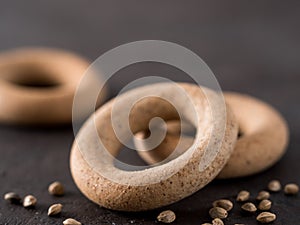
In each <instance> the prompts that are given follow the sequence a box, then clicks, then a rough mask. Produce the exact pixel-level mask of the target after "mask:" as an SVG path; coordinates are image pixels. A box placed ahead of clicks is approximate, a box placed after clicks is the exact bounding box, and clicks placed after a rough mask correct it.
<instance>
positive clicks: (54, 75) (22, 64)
mask: <svg viewBox="0 0 300 225" xmlns="http://www.w3.org/2000/svg"><path fill="white" fill-rule="evenodd" d="M88 66H89V62H88V61H87V60H85V59H83V58H81V57H80V56H78V55H76V54H73V53H71V52H67V51H62V50H58V49H52V48H21V49H16V50H11V51H7V52H3V53H1V54H0V122H2V123H13V124H34V125H51V124H63V123H69V122H71V121H72V103H73V98H74V95H75V91H76V88H77V85H78V84H79V82H80V80H81V78H82V76H83V75H84V72H85V70H86V69H87V68H88ZM97 82H99V81H98V78H97V77H96V76H95V77H94V78H93V79H90V80H89V81H88V82H87V83H89V85H87V86H86V88H85V89H86V91H88V90H89V89H90V88H95V86H94V83H97ZM104 95H105V91H103V92H102V96H101V98H103V97H104ZM101 100H103V99H101Z"/></svg>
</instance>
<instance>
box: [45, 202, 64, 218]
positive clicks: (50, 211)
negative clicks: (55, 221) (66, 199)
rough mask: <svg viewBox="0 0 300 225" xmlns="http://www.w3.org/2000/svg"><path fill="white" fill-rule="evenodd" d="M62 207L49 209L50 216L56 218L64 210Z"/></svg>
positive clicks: (57, 205) (53, 206)
mask: <svg viewBox="0 0 300 225" xmlns="http://www.w3.org/2000/svg"><path fill="white" fill-rule="evenodd" d="M62 207H63V206H62V204H54V205H51V206H50V207H49V209H48V216H54V215H57V214H59V213H60V212H61V210H62Z"/></svg>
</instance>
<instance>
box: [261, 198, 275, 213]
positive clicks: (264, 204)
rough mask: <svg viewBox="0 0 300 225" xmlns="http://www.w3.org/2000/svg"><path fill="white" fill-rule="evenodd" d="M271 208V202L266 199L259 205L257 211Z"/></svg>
mask: <svg viewBox="0 0 300 225" xmlns="http://www.w3.org/2000/svg"><path fill="white" fill-rule="evenodd" d="M271 206H272V202H271V201H270V200H268V199H264V200H262V201H261V202H260V203H259V205H258V208H259V210H262V211H266V210H269V209H271Z"/></svg>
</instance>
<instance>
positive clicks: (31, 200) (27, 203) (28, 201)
mask: <svg viewBox="0 0 300 225" xmlns="http://www.w3.org/2000/svg"><path fill="white" fill-rule="evenodd" d="M36 203H37V199H36V198H35V197H34V196H33V195H27V196H26V197H25V198H24V201H23V206H24V207H25V208H29V207H34V206H35V205H36Z"/></svg>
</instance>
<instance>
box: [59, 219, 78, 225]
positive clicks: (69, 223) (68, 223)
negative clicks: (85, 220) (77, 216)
mask: <svg viewBox="0 0 300 225" xmlns="http://www.w3.org/2000/svg"><path fill="white" fill-rule="evenodd" d="M63 224H64V225H81V223H80V222H79V221H77V220H74V219H72V218H69V219H66V220H65V221H64V222H63Z"/></svg>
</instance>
